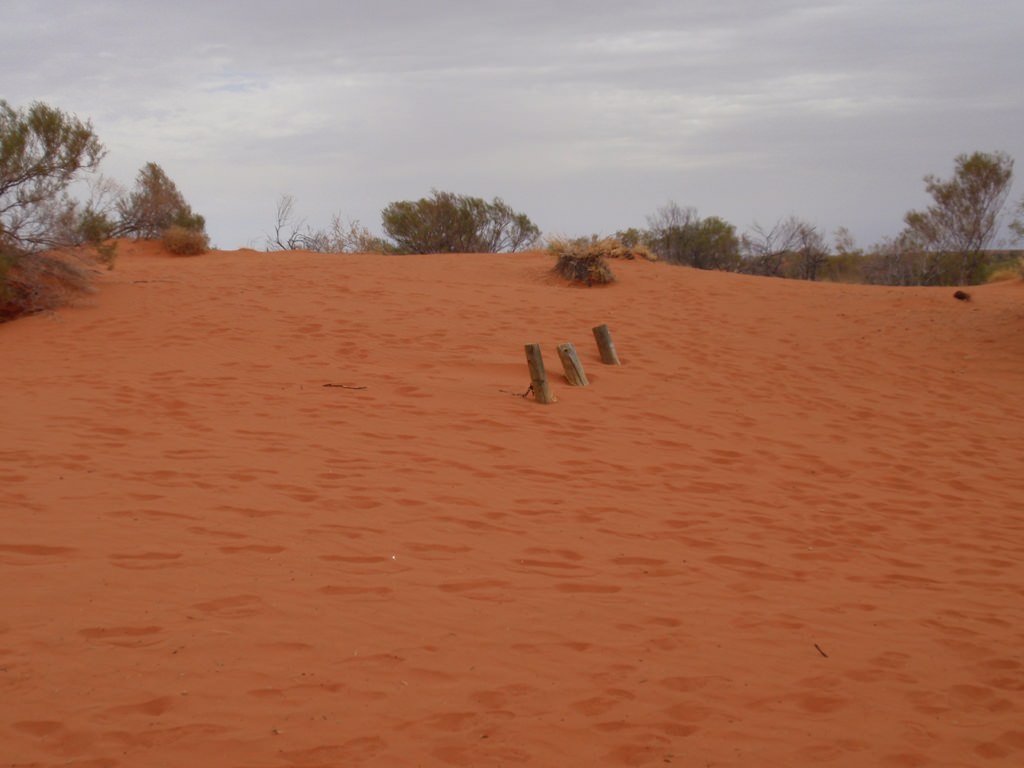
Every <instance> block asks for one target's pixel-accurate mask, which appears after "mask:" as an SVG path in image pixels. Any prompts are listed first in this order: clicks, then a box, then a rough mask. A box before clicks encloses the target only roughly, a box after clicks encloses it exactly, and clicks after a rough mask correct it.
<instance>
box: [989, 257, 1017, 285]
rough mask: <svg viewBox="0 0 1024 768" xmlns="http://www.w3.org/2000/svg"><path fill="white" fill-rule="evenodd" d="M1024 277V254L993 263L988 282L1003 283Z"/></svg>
mask: <svg viewBox="0 0 1024 768" xmlns="http://www.w3.org/2000/svg"><path fill="white" fill-rule="evenodd" d="M1022 277H1024V256H1017V257H1016V258H1004V259H1001V260H1000V261H999V262H997V263H995V264H993V265H992V267H991V269H990V270H989V272H988V275H987V278H986V282H989V283H1002V282H1006V281H1007V280H1017V279H1018V278H1022Z"/></svg>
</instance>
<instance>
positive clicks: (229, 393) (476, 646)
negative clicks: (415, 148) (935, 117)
mask: <svg viewBox="0 0 1024 768" xmlns="http://www.w3.org/2000/svg"><path fill="white" fill-rule="evenodd" d="M549 266H550V263H549V261H548V259H547V257H545V256H543V255H539V254H527V255H498V256H476V255H454V256H451V255H445V256H424V257H402V258H397V257H395V258H390V257H380V256H325V255H312V254H289V253H275V254H265V253H256V252H252V251H241V252H232V253H210V254H207V255H206V256H202V257H199V258H186V259H181V258H178V259H176V258H173V257H169V256H165V255H163V254H162V253H161V252H160V251H159V250H158V249H157V248H155V247H153V246H145V245H137V244H130V243H126V244H123V245H122V248H121V256H120V258H119V261H118V263H117V267H116V269H115V270H114V271H113V272H111V273H109V274H105V275H103V276H102V278H101V279H100V290H99V291H98V292H97V293H96V294H94V295H92V296H90V297H87V299H86V300H84V301H82V302H80V303H79V305H78V306H77V307H73V308H69V309H65V310H62V311H60V312H57V313H54V314H51V315H47V316H35V317H30V318H25V319H22V320H19V321H17V322H14V323H10V324H7V325H4V326H0V360H2V369H0V370H2V383H3V388H2V391H3V413H2V422H0V488H2V496H0V503H2V507H3V509H2V514H0V606H2V607H0V765H2V766H4V767H5V768H6V766H22V767H23V766H58V765H60V766H64V765H73V766H79V768H85V767H86V766H88V767H89V768H100V767H104V768H106V767H112V766H117V767H119V768H125V767H128V766H175V767H176V766H190V767H191V768H197V767H199V766H246V767H247V768H262V767H266V768H285V767H287V766H303V767H311V766H359V765H368V766H515V765H532V766H648V765H649V766H664V765H678V766H700V767H702V768H703V767H704V766H822V765H827V766H897V767H899V766H906V767H908V768H909V767H911V766H988V765H993V766H996V765H999V766H1019V765H1024V439H1022V438H1024V332H1022V331H1024V285H1022V284H1021V283H1020V282H1017V283H1013V284H1000V285H992V286H984V287H980V288H977V289H972V290H971V292H972V294H973V300H972V301H970V302H958V301H955V300H954V299H953V298H952V289H896V288H877V287H864V286H837V285H818V284H806V283H799V282H787V281H781V280H770V279H758V278H748V277H742V276H736V275H727V274H718V273H710V272H699V271H694V270H688V269H681V268H673V267H669V266H666V265H660V264H649V263H641V262H624V263H615V264H614V265H613V267H614V270H615V272H616V274H617V276H618V277H619V282H618V283H617V284H616V285H614V286H612V287H608V288H594V289H583V288H573V287H569V286H566V285H565V284H564V283H562V282H560V281H558V280H556V279H553V278H552V277H551V276H550V275H549V274H548V272H547V270H548V268H549ZM599 323H608V324H609V326H610V327H611V329H612V333H613V335H614V338H615V341H616V345H617V347H618V351H619V354H620V356H621V358H622V361H623V366H622V367H621V368H613V367H608V366H601V365H600V363H599V361H598V358H597V350H596V348H595V346H594V344H593V340H592V337H591V332H590V329H591V328H592V327H593V326H595V325H597V324H599ZM565 341H572V342H574V343H575V344H576V346H577V348H578V349H579V351H580V355H581V358H582V361H583V363H584V366H585V367H586V369H587V373H588V374H589V375H590V377H591V386H590V387H589V388H585V389H573V388H569V387H568V386H566V385H565V384H564V382H562V381H561V376H560V367H559V366H558V361H557V357H556V356H555V354H554V351H555V346H556V345H557V344H559V343H562V342H565ZM531 342H540V343H541V344H543V345H544V349H545V352H546V359H547V364H548V368H549V371H550V372H551V374H552V379H553V389H554V390H555V394H556V395H557V396H558V398H559V402H558V403H557V404H555V405H551V406H542V405H539V404H537V403H535V402H533V401H532V400H529V399H524V398H521V397H518V396H516V393H522V392H523V391H525V390H526V388H527V386H528V384H529V376H528V373H527V369H526V363H525V357H524V355H523V345H524V344H526V343H531ZM556 372H558V373H559V375H558V376H555V375H554V374H555V373H556ZM328 384H335V385H338V384H340V385H346V387H351V388H344V387H338V386H334V387H328V386H325V385H328Z"/></svg>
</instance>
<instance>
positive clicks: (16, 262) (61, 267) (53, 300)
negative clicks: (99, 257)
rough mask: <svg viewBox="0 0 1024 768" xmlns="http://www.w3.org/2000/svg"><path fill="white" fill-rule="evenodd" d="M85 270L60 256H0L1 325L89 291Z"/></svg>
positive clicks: (32, 254) (54, 306) (65, 301)
mask: <svg viewBox="0 0 1024 768" xmlns="http://www.w3.org/2000/svg"><path fill="white" fill-rule="evenodd" d="M90 283H91V280H90V275H89V271H88V269H87V268H86V267H85V265H84V264H82V263H81V262H80V261H76V260H74V259H72V258H70V257H65V256H61V255H59V254H48V253H18V254H11V253H7V254H3V255H0V323H2V322H5V321H7V320H13V319H14V318H16V317H20V316H22V315H29V314H34V313H36V312H44V311H46V310H50V309H56V308H57V307H60V306H62V305H64V304H66V303H67V302H68V301H69V300H70V299H71V298H73V297H74V296H76V295H78V294H82V293H87V292H88V291H90V290H91V285H90Z"/></svg>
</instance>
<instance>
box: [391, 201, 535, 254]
mask: <svg viewBox="0 0 1024 768" xmlns="http://www.w3.org/2000/svg"><path fill="white" fill-rule="evenodd" d="M381 222H382V226H383V228H384V232H385V234H386V235H387V236H388V237H390V238H391V239H392V240H393V241H394V243H395V250H396V251H398V252H399V253H499V252H515V251H520V250H523V249H525V248H527V247H529V246H531V245H532V244H533V243H534V242H536V240H537V238H538V237H539V235H540V230H539V229H538V228H537V226H536V225H535V224H534V223H533V222H532V221H530V219H529V218H528V217H527V216H526V215H525V214H522V213H517V212H515V211H514V210H512V208H511V207H509V206H508V205H507V204H506V203H505V202H504V201H503V200H501V199H500V198H497V197H496V198H494V200H492V201H491V202H487V201H486V200H483V199H482V198H479V197H469V196H466V195H456V194H453V193H451V192H439V191H437V190H434V191H433V192H432V193H431V196H430V197H424V198H421V199H419V200H416V201H412V200H405V201H400V202H395V203H391V204H390V205H388V206H387V207H386V208H385V209H384V210H383V211H382V212H381Z"/></svg>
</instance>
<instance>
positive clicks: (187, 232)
mask: <svg viewBox="0 0 1024 768" xmlns="http://www.w3.org/2000/svg"><path fill="white" fill-rule="evenodd" d="M161 241H162V242H163V245H164V248H166V249H167V250H168V251H170V252H171V253H173V254H174V255H175V256H199V255H200V254H203V253H206V252H207V251H208V250H209V247H210V239H209V238H208V237H207V236H206V233H205V232H198V231H196V230H194V229H186V228H185V227H182V226H179V225H177V224H175V225H173V226H170V227H168V228H167V229H165V230H164V235H163V237H162V238H161Z"/></svg>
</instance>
